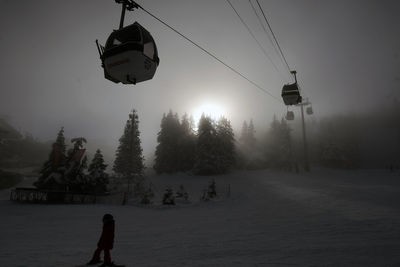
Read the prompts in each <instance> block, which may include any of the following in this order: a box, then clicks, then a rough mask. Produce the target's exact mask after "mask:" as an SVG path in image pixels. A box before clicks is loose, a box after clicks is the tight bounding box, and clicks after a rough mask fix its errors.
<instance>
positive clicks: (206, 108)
mask: <svg viewBox="0 0 400 267" xmlns="http://www.w3.org/2000/svg"><path fill="white" fill-rule="evenodd" d="M192 114H193V119H194V123H195V124H196V125H198V123H199V120H200V118H201V115H202V114H204V115H206V116H209V117H211V118H212V119H214V120H218V119H219V118H221V117H222V116H224V117H226V112H225V110H224V109H223V108H222V107H221V106H220V105H217V104H214V103H204V104H202V105H201V106H199V107H198V108H196V109H194V110H193V113H192Z"/></svg>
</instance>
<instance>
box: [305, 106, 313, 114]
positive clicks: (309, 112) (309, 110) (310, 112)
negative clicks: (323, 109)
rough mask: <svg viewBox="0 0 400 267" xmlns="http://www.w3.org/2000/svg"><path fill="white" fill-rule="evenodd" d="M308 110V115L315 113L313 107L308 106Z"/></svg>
mask: <svg viewBox="0 0 400 267" xmlns="http://www.w3.org/2000/svg"><path fill="white" fill-rule="evenodd" d="M306 112H307V114H308V115H312V114H313V113H314V111H313V109H312V107H307V109H306Z"/></svg>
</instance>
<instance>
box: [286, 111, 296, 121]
mask: <svg viewBox="0 0 400 267" xmlns="http://www.w3.org/2000/svg"><path fill="white" fill-rule="evenodd" d="M286 120H288V121H292V120H294V112H293V111H287V113H286Z"/></svg>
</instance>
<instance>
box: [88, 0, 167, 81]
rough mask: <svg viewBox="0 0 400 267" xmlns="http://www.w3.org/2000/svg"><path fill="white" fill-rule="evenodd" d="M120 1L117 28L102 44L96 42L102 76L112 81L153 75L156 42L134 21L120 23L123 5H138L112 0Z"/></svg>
mask: <svg viewBox="0 0 400 267" xmlns="http://www.w3.org/2000/svg"><path fill="white" fill-rule="evenodd" d="M116 2H117V3H122V4H123V5H122V14H121V21H120V28H119V29H118V30H114V31H113V32H112V33H111V34H110V36H109V37H108V39H107V42H106V45H105V47H103V46H101V45H99V43H98V41H97V40H96V44H97V48H98V51H99V54H100V59H101V63H102V64H101V66H102V67H103V69H104V77H105V78H106V79H108V80H110V81H112V82H115V83H120V82H121V83H123V84H136V83H139V82H143V81H147V80H150V79H152V78H153V76H154V74H155V72H156V69H157V67H158V64H159V63H160V60H159V58H158V52H157V46H156V43H155V42H154V39H153V37H152V36H151V34H150V33H149V32H148V31H147V30H146V29H145V28H144V27H143V26H141V25H140V24H139V23H138V22H135V23H133V24H131V25H129V26H126V27H123V21H124V16H125V9H127V10H130V11H131V10H133V9H134V8H138V7H139V5H137V4H136V3H135V2H134V1H130V0H116Z"/></svg>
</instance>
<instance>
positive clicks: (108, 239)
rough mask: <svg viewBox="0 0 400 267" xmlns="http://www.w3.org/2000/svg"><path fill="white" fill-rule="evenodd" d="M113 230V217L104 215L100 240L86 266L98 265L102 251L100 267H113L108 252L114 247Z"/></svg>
mask: <svg viewBox="0 0 400 267" xmlns="http://www.w3.org/2000/svg"><path fill="white" fill-rule="evenodd" d="M114 230H115V222H114V218H113V216H112V215H111V214H104V216H103V231H102V233H101V236H100V240H99V242H98V243H97V249H96V250H95V252H94V254H93V257H92V259H91V260H90V262H88V263H87V265H95V264H98V263H100V262H101V260H100V253H101V251H102V250H104V263H103V264H102V265H101V266H104V267H106V266H113V263H112V262H111V255H110V250H111V249H113V247H114Z"/></svg>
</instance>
